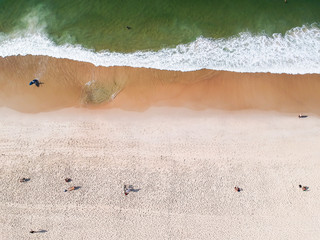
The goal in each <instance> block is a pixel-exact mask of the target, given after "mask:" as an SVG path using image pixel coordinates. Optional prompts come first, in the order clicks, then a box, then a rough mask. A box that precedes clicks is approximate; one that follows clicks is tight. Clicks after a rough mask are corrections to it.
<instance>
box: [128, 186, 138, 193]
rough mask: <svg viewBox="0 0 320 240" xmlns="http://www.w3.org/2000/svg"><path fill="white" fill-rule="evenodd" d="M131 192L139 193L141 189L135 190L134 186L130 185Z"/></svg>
mask: <svg viewBox="0 0 320 240" xmlns="http://www.w3.org/2000/svg"><path fill="white" fill-rule="evenodd" d="M129 189H130V192H139V191H140V190H141V188H134V186H132V185H129Z"/></svg>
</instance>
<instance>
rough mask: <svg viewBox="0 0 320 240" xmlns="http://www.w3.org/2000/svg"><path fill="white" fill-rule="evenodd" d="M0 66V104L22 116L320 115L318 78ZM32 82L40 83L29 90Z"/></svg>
mask: <svg viewBox="0 0 320 240" xmlns="http://www.w3.org/2000/svg"><path fill="white" fill-rule="evenodd" d="M0 66H1V72H0V82H1V86H0V106H5V107H9V108H12V109H15V110H18V111H21V112H41V111H52V110H57V109H62V108H66V107H86V108H104V109H109V108H119V109H125V110H133V111H144V110H146V109H148V108H150V107H152V106H175V107H186V108H189V109H196V110H202V109H223V110H242V109H257V110H275V111H282V112H292V113H293V112H294V113H298V112H304V113H316V114H319V113H320V110H319V102H320V94H319V92H320V75H317V74H306V75H288V74H269V73H234V72H224V71H212V70H200V71H195V72H175V71H161V70H155V69H140V68H139V69H137V68H130V67H110V68H105V67H95V66H93V65H92V64H89V63H84V62H76V61H71V60H67V59H55V58H50V57H43V56H15V57H6V58H0ZM34 78H39V79H40V81H42V82H43V83H44V84H43V85H41V87H40V88H36V87H34V86H29V85H28V83H29V82H30V81H31V80H32V79H34Z"/></svg>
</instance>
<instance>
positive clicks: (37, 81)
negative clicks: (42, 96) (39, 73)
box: [29, 79, 41, 87]
mask: <svg viewBox="0 0 320 240" xmlns="http://www.w3.org/2000/svg"><path fill="white" fill-rule="evenodd" d="M33 84H34V85H36V86H37V87H39V86H40V84H41V83H40V82H39V80H38V79H33V80H32V81H31V82H30V83H29V85H30V86H31V85H33Z"/></svg>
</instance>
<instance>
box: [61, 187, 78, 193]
mask: <svg viewBox="0 0 320 240" xmlns="http://www.w3.org/2000/svg"><path fill="white" fill-rule="evenodd" d="M73 190H76V187H75V186H73V187H69V188H68V189H66V190H64V191H65V192H67V191H69V192H70V191H73Z"/></svg>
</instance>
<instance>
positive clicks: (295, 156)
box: [0, 107, 320, 240]
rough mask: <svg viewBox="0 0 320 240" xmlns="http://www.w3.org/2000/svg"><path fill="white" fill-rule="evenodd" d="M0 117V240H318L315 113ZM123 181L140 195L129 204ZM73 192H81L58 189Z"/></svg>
mask: <svg viewBox="0 0 320 240" xmlns="http://www.w3.org/2000/svg"><path fill="white" fill-rule="evenodd" d="M0 111H1V122H0V143H1V155H0V162H1V165H0V176H1V181H0V192H1V194H0V212H1V214H0V222H1V224H0V236H1V239H35V238H36V239H237V240H239V239H245V240H247V239H263V240H264V239H293V240H295V239H297V240H298V239H315V240H316V239H318V237H319V235H320V228H319V222H320V217H319V214H318V213H319V212H320V203H319V198H320V187H319V182H320V177H319V171H320V164H319V159H320V152H319V149H320V141H319V135H320V124H319V117H317V116H314V115H310V116H309V117H308V118H304V119H299V118H298V117H297V116H296V115H295V114H282V113H277V112H264V111H231V112H228V111H212V110H206V111H204V110H203V111H193V110H188V109H183V108H160V107H158V108H150V109H148V110H147V111H145V112H127V111H122V110H118V109H113V110H108V111H106V110H94V111H92V110H84V109H82V110H80V109H74V108H72V109H65V110H61V111H52V112H48V113H39V114H22V113H19V112H14V111H12V110H8V109H5V108H1V109H0ZM21 177H26V178H30V181H28V182H25V183H20V182H19V178H21ZM66 177H69V178H71V179H72V181H71V182H70V183H66V182H65V181H64V179H65V178H66ZM123 184H132V185H133V186H134V188H135V189H136V192H130V193H129V195H128V196H125V195H124V193H123ZM299 184H302V185H307V186H309V187H310V189H309V191H307V192H303V191H301V189H300V188H299V187H298V185H299ZM70 186H79V187H81V188H79V189H77V190H75V191H72V192H64V189H67V187H70ZM235 186H238V187H241V188H242V189H243V191H242V192H240V193H239V192H236V191H235V190H234V187H235ZM31 229H32V230H46V231H47V232H44V233H34V234H30V233H29V231H30V230H31Z"/></svg>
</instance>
